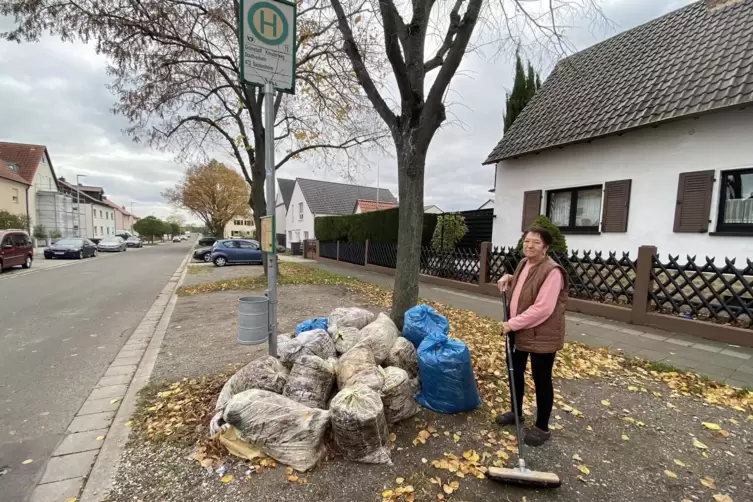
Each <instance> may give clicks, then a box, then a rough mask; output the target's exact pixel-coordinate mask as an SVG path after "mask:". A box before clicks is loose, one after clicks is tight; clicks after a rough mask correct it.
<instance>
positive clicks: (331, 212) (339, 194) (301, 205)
mask: <svg viewBox="0 0 753 502" xmlns="http://www.w3.org/2000/svg"><path fill="white" fill-rule="evenodd" d="M377 194H378V195H377ZM377 199H378V200H379V201H380V202H381V201H384V203H385V204H394V205H397V199H396V198H395V196H394V195H392V192H390V191H389V190H387V189H386V188H379V189H377V188H375V187H367V186H360V185H348V184H345V183H333V182H331V181H318V180H309V179H303V178H296V180H295V187H294V188H293V194H292V196H291V198H290V207H289V209H288V211H287V217H286V218H287V221H286V222H285V228H286V231H287V232H288V235H287V248H288V249H292V247H293V244H299V243H301V242H302V241H304V240H307V239H316V235H315V233H314V218H316V217H317V216H339V215H345V214H353V212H354V211H355V210H356V202H357V201H359V200H368V201H376V200H377Z"/></svg>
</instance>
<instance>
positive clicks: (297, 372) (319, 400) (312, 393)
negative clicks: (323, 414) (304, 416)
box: [282, 356, 335, 410]
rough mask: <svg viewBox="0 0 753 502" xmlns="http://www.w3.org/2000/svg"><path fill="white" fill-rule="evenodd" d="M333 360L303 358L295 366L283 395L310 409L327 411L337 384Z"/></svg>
mask: <svg viewBox="0 0 753 502" xmlns="http://www.w3.org/2000/svg"><path fill="white" fill-rule="evenodd" d="M331 361H332V360H331V359H330V360H327V361H325V360H324V359H322V358H321V357H318V356H301V357H299V358H298V360H297V361H296V362H295V364H294V365H293V369H292V370H290V376H289V377H288V383H287V384H286V385H285V389H284V390H283V392H282V394H283V395H284V396H286V397H289V398H290V399H292V400H293V401H296V402H298V403H301V404H303V405H305V406H308V407H309V408H319V409H322V410H324V409H326V407H327V401H328V400H329V396H330V394H331V393H332V387H333V385H334V383H335V366H334V365H333V364H332V362H331Z"/></svg>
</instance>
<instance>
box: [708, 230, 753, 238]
mask: <svg viewBox="0 0 753 502" xmlns="http://www.w3.org/2000/svg"><path fill="white" fill-rule="evenodd" d="M709 235H711V236H712V237H753V232H741V231H721V232H709Z"/></svg>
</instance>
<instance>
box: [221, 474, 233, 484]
mask: <svg viewBox="0 0 753 502" xmlns="http://www.w3.org/2000/svg"><path fill="white" fill-rule="evenodd" d="M232 480H233V475H232V474H225V475H224V476H222V478H220V481H222V482H223V483H229V482H231V481H232Z"/></svg>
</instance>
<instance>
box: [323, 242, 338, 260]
mask: <svg viewBox="0 0 753 502" xmlns="http://www.w3.org/2000/svg"><path fill="white" fill-rule="evenodd" d="M319 256H321V257H322V258H329V259H330V260H336V259H337V243H336V242H320V243H319Z"/></svg>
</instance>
